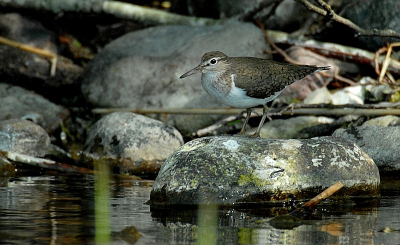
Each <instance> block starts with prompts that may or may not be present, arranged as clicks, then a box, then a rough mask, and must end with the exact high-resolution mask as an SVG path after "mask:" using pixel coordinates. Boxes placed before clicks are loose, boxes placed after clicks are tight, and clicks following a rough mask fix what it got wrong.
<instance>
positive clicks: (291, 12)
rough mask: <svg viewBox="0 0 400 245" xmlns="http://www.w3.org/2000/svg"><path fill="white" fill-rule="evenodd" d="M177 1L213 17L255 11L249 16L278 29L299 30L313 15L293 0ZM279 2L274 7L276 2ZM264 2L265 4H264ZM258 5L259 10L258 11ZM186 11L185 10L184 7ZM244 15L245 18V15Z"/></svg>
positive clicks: (193, 10)
mask: <svg viewBox="0 0 400 245" xmlns="http://www.w3.org/2000/svg"><path fill="white" fill-rule="evenodd" d="M173 2H175V5H178V4H180V5H181V6H179V7H181V8H183V6H182V5H187V7H186V8H187V11H188V12H189V14H190V15H195V16H204V17H211V18H230V17H237V16H239V18H241V17H242V16H244V15H248V13H249V12H251V11H253V14H252V15H248V17H247V18H246V19H257V20H260V21H261V22H262V23H263V24H264V26H265V27H268V29H274V30H285V31H289V32H292V31H295V30H297V29H298V28H299V26H300V25H301V24H303V23H304V22H305V21H306V20H307V19H308V18H309V17H310V15H311V12H310V11H307V9H306V8H305V7H304V6H303V5H302V4H300V3H297V2H295V1H292V0H283V1H275V0H246V1H241V0H233V1H232V0H231V1H224V0H219V1H214V0H211V1H207V0H190V1H182V0H174V1H173ZM275 3H277V4H278V6H277V7H276V8H273V6H274V4H275ZM261 5H262V7H260V6H261ZM255 9H258V11H254V10H255ZM181 12H182V11H181ZM241 19H242V18H241Z"/></svg>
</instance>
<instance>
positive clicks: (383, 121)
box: [363, 115, 400, 126]
mask: <svg viewBox="0 0 400 245" xmlns="http://www.w3.org/2000/svg"><path fill="white" fill-rule="evenodd" d="M399 123H400V117H396V116H393V115H387V116H382V117H376V118H372V119H370V120H368V121H366V122H365V123H363V125H377V126H393V125H396V124H399Z"/></svg>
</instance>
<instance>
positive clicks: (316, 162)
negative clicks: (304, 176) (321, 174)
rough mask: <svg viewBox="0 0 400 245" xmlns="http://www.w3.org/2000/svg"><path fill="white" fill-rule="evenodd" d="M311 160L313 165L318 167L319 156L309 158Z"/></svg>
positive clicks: (319, 164)
mask: <svg viewBox="0 0 400 245" xmlns="http://www.w3.org/2000/svg"><path fill="white" fill-rule="evenodd" d="M311 161H312V163H313V166H314V167H319V166H321V165H322V159H321V158H313V159H311Z"/></svg>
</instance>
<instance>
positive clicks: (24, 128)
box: [0, 119, 51, 157]
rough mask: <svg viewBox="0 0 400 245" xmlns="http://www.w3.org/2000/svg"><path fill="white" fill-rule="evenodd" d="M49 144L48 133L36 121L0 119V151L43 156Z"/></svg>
mask: <svg viewBox="0 0 400 245" xmlns="http://www.w3.org/2000/svg"><path fill="white" fill-rule="evenodd" d="M50 145H51V142H50V137H49V135H48V134H47V132H46V131H45V130H44V129H43V128H42V127H40V126H39V125H37V124H36V123H33V122H31V121H28V120H23V119H10V120H3V121H0V150H1V151H11V152H16V153H20V154H25V155H29V156H35V157H43V156H45V155H46V154H47V152H48V150H49V148H50Z"/></svg>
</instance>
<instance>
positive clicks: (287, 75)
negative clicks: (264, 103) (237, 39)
mask: <svg viewBox="0 0 400 245" xmlns="http://www.w3.org/2000/svg"><path fill="white" fill-rule="evenodd" d="M241 62H242V63H246V62H243V60H241ZM236 67H240V68H239V69H236V71H237V72H236V73H237V79H235V85H236V86H237V87H239V88H242V89H244V90H245V91H246V93H247V95H248V96H251V97H253V98H260V99H263V98H267V97H269V96H272V95H274V94H275V93H276V92H279V91H281V90H283V89H284V88H285V87H286V86H288V85H290V84H292V83H294V82H296V81H298V80H300V79H302V78H304V77H306V76H308V75H310V74H312V73H314V72H315V71H317V70H318V69H319V68H318V67H315V66H302V65H293V64H286V63H279V62H275V61H271V60H263V59H259V60H258V61H257V60H256V61H255V60H252V62H247V63H246V64H244V65H243V64H242V65H240V66H236Z"/></svg>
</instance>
